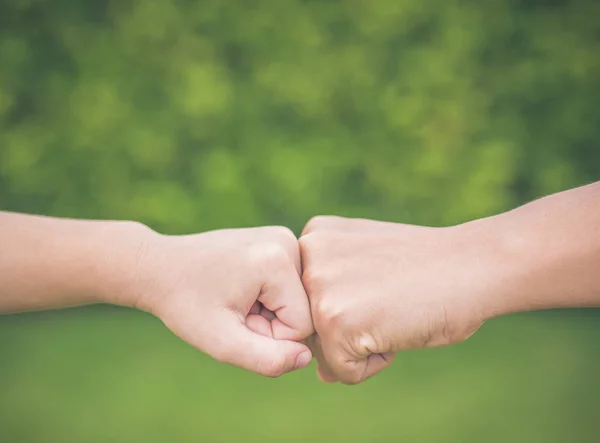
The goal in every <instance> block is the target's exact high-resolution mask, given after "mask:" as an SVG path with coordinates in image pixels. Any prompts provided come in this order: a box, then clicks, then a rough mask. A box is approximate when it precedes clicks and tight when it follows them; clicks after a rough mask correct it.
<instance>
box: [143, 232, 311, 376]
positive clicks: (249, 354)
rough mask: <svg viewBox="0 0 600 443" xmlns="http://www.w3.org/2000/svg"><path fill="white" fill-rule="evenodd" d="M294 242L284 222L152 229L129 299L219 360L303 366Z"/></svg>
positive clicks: (271, 370) (305, 323)
mask: <svg viewBox="0 0 600 443" xmlns="http://www.w3.org/2000/svg"><path fill="white" fill-rule="evenodd" d="M299 273H300V256H299V253H298V242H297V240H296V237H295V236H294V234H293V233H292V232H291V231H290V230H289V229H287V228H282V227H263V228H251V229H234V230H220V231H213V232H208V233H204V234H196V235H187V236H165V235H158V234H153V235H149V236H148V237H147V239H146V240H145V243H144V244H143V247H142V252H141V253H140V258H139V260H138V264H137V266H136V274H137V277H136V280H137V282H138V283H136V285H137V286H138V287H137V288H136V290H135V292H136V293H139V294H140V295H139V299H138V300H137V301H136V303H135V305H136V306H137V307H139V308H141V309H144V310H147V311H150V312H152V313H154V314H155V315H156V316H158V317H159V318H160V319H161V320H162V321H163V322H164V323H165V324H166V325H167V326H168V327H169V328H170V329H171V330H172V331H173V332H175V333H176V334H177V335H178V336H179V337H181V338H182V339H184V340H185V341H187V342H189V343H191V344H192V345H194V346H195V347H197V348H198V349H200V350H202V351H204V352H206V353H208V354H209V355H211V356H213V357H214V358H216V359H217V360H219V361H221V362H225V363H229V364H233V365H237V366H240V367H242V368H245V369H248V370H250V371H253V372H256V373H259V374H262V375H265V376H269V377H276V376H279V375H282V374H284V373H286V372H289V371H292V370H295V369H300V368H303V367H305V366H307V365H308V364H309V363H310V361H311V359H312V355H311V353H310V350H309V349H308V348H307V347H306V346H305V345H303V344H301V343H298V341H300V340H303V339H305V338H306V337H308V336H309V335H311V334H312V333H313V325H312V320H311V317H310V310H309V305H308V300H307V297H306V293H305V292H304V288H303V287H302V282H301V280H300V275H299Z"/></svg>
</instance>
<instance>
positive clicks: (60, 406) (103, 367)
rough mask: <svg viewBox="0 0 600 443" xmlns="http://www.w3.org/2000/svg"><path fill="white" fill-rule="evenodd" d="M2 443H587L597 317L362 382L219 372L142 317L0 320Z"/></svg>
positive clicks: (478, 342)
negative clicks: (348, 383)
mask: <svg viewBox="0 0 600 443" xmlns="http://www.w3.org/2000/svg"><path fill="white" fill-rule="evenodd" d="M0 337H3V339H2V340H1V341H0V346H1V347H0V353H1V355H2V364H1V365H0V390H1V392H2V401H1V402H0V430H1V434H0V435H1V437H2V438H1V441H3V442H4V441H6V442H18V441H86V442H90V443H92V442H106V441H130V442H134V441H139V442H142V441H143V442H162V441H197V440H201V441H211V442H231V441H247V442H264V441H298V442H300V441H315V442H332V441H345V442H365V441H369V442H387V441H403V440H406V441H420V442H437V441H447V442H464V441H486V442H506V441H528V442H540V443H541V442H544V443H552V442H557V443H558V442H560V443H562V442H565V441H577V442H590V443H591V442H595V441H596V440H597V435H598V432H600V424H599V423H598V421H597V413H596V412H597V410H598V407H600V381H599V380H598V377H597V374H598V371H599V370H600V354H599V353H598V347H597V343H598V339H599V338H600V323H599V322H598V321H597V317H596V316H593V315H589V313H586V312H582V311H576V310H574V311H563V312H561V313H560V314H555V313H538V314H527V315H523V314H522V315H516V316H512V317H507V318H503V319H498V320H494V321H491V322H489V323H488V324H486V325H485V326H484V327H483V329H482V330H481V331H480V332H479V333H478V334H476V335H475V336H473V337H472V338H471V339H470V340H468V341H467V342H465V343H464V344H461V345H457V346H454V347H451V348H443V349H436V350H424V351H415V352H407V353H403V354H400V355H398V357H397V360H396V362H395V363H394V365H393V367H392V368H391V369H389V370H388V371H386V372H384V373H382V374H380V375H379V376H378V377H375V378H373V379H371V380H370V381H368V382H366V383H364V384H363V385H359V386H354V387H344V386H341V385H325V384H322V383H320V382H318V381H317V380H316V378H315V374H314V368H313V367H311V368H308V369H307V370H305V371H300V372H297V373H293V374H290V375H287V376H284V377H282V378H280V379H276V380H271V379H264V378H261V377H259V376H256V375H253V374H250V373H246V372H244V371H242V370H239V369H236V368H233V367H228V366H224V365H221V364H218V363H216V362H214V361H212V360H211V359H209V358H208V357H205V356H203V355H202V354H200V353H198V352H197V351H195V350H194V349H192V348H191V347H189V346H187V345H186V344H184V343H183V342H181V341H179V340H178V339H177V338H176V337H174V336H173V335H171V333H170V332H169V331H168V330H167V329H166V328H164V327H163V326H162V324H161V323H160V322H159V321H158V320H156V319H154V318H153V317H151V316H149V315H145V314H142V313H136V312H132V311H129V310H125V309H121V308H108V307H95V308H80V309H71V310H68V311H63V312H50V313H34V314H25V315H17V316H10V317H2V318H1V321H0Z"/></svg>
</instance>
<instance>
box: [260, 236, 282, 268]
mask: <svg viewBox="0 0 600 443" xmlns="http://www.w3.org/2000/svg"><path fill="white" fill-rule="evenodd" d="M257 253H258V257H259V261H260V262H262V263H263V264H264V265H265V266H268V267H269V268H271V269H272V268H280V267H282V266H284V265H286V264H287V263H288V262H289V256H288V253H287V251H286V250H285V249H284V248H283V246H282V245H281V244H279V243H277V242H265V243H262V244H260V246H258V251H257Z"/></svg>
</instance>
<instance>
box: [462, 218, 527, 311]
mask: <svg viewBox="0 0 600 443" xmlns="http://www.w3.org/2000/svg"><path fill="white" fill-rule="evenodd" d="M507 215H508V214H501V215H498V216H493V217H488V218H483V219H479V220H474V221H470V222H467V223H464V224H462V225H459V226H457V227H456V229H457V230H458V231H459V232H460V235H461V236H462V238H463V241H464V244H465V245H466V244H469V245H471V247H467V248H466V250H467V251H469V252H470V253H471V254H472V257H471V258H472V259H473V261H472V264H473V268H474V273H475V275H476V278H477V279H478V280H479V284H478V285H477V286H476V290H475V292H476V294H474V297H476V299H477V305H478V307H479V311H480V313H481V316H482V320H484V321H485V320H488V319H491V318H494V317H499V316H502V315H506V314H511V313H515V312H520V311H527V310H531V309H534V308H536V306H534V305H535V300H536V297H537V296H536V293H535V292H534V289H535V285H533V286H532V285H531V284H530V281H529V280H530V279H531V276H532V275H533V274H534V273H535V269H534V267H535V263H534V262H535V260H534V259H533V257H532V256H531V251H530V250H529V249H530V246H529V245H528V243H527V240H526V238H525V237H524V235H523V233H522V232H518V231H515V230H514V229H512V228H511V224H510V223H507V220H506V216H507Z"/></svg>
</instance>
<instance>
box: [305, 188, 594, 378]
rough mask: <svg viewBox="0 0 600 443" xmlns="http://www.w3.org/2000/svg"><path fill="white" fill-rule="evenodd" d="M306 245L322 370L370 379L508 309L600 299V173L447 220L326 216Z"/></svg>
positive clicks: (312, 225) (313, 226) (309, 231)
mask: <svg viewBox="0 0 600 443" xmlns="http://www.w3.org/2000/svg"><path fill="white" fill-rule="evenodd" d="M300 246H301V252H302V261H303V266H304V274H303V281H304V285H305V288H306V290H307V293H308V295H309V298H310V301H311V309H312V315H313V321H314V325H315V329H316V332H317V336H315V339H314V340H313V343H312V347H313V350H314V352H315V353H316V355H317V358H318V360H319V373H320V374H321V376H322V378H323V379H325V380H326V381H337V380H341V381H342V382H345V383H358V382H361V381H363V380H365V379H366V378H369V377H370V376H372V375H374V374H376V373H377V372H379V371H381V370H382V369H383V368H385V367H386V366H388V365H389V364H390V362H391V361H392V359H393V357H394V355H395V353H396V352H398V351H402V350H410V349H419V348H424V347H435V346H443V345H449V344H453V343H457V342H460V341H463V340H465V339H466V338H468V337H469V336H470V335H472V334H473V333H474V332H475V331H477V329H478V328H479V327H480V326H481V324H482V323H483V322H484V321H486V320H488V319H491V318H493V317H497V316H499V315H503V314H508V313H511V312H517V311H526V310H534V309H547V308H560V307H579V306H600V183H595V184H591V185H588V186H584V187H581V188H578V189H573V190H570V191H566V192H563V193H559V194H555V195H551V196H548V197H545V198H542V199H540V200H537V201H534V202H532V203H530V204H527V205H525V206H522V207H520V208H518V209H515V210H513V211H510V212H507V213H505V214H501V215H498V216H495V217H489V218H485V219H481V220H476V221H473V222H469V223H465V224H462V225H459V226H453V227H447V228H428V227H421V226H411V225H404V224H398V223H386V222H376V221H371V220H361V219H345V218H340V217H317V218H315V219H313V220H312V221H311V222H309V224H308V225H307V226H306V228H305V230H304V234H303V236H302V237H301V238H300Z"/></svg>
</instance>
